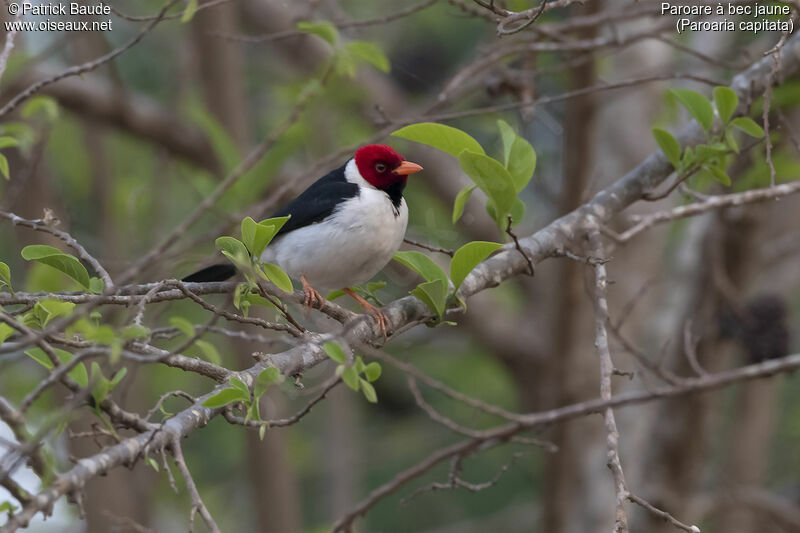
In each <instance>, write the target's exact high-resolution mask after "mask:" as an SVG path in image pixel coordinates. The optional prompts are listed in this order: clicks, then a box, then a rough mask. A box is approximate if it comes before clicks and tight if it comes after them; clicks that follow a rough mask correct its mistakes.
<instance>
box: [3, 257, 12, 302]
mask: <svg viewBox="0 0 800 533" xmlns="http://www.w3.org/2000/svg"><path fill="white" fill-rule="evenodd" d="M3 285H6V286H8V288H9V290H11V293H12V294H13V293H14V289H13V288H11V269H10V268H9V267H8V265H7V264H5V263H3V262H2V261H0V287H2V286H3Z"/></svg>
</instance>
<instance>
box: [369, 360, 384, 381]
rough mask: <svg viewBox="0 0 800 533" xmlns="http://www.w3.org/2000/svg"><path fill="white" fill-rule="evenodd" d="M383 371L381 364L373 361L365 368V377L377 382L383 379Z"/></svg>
mask: <svg viewBox="0 0 800 533" xmlns="http://www.w3.org/2000/svg"><path fill="white" fill-rule="evenodd" d="M381 372H383V370H382V369H381V365H380V363H378V362H377V361H373V362H371V363H370V364H368V365H367V366H366V368H364V376H366V378H367V380H368V381H376V380H377V379H378V378H379V377H381Z"/></svg>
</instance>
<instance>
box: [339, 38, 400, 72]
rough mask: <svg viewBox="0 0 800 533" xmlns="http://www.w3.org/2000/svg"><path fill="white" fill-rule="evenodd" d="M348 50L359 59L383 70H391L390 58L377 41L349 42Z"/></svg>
mask: <svg viewBox="0 0 800 533" xmlns="http://www.w3.org/2000/svg"><path fill="white" fill-rule="evenodd" d="M347 51H348V52H350V53H351V54H352V55H353V56H355V57H357V58H358V59H360V60H362V61H365V62H367V63H369V64H370V65H372V66H373V67H375V68H377V69H378V70H380V71H381V72H389V68H390V65H389V58H388V57H386V54H384V53H383V50H381V48H380V47H379V46H378V45H376V44H375V43H370V42H367V41H353V42H351V43H348V44H347Z"/></svg>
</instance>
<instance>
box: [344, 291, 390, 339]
mask: <svg viewBox="0 0 800 533" xmlns="http://www.w3.org/2000/svg"><path fill="white" fill-rule="evenodd" d="M342 290H343V291H344V292H345V294H348V295H350V297H351V298H352V299H353V300H355V301H356V302H358V305H360V306H361V307H363V308H364V311H366V312H367V313H369V314H370V315H372V318H374V319H375V322H377V323H378V328H380V330H381V333H382V334H383V342H386V331H387V329H388V326H389V317H388V316H386V314H385V313H384V312H383V311H381V310H380V309H378V308H377V307H375V306H374V305H372V304H371V303H369V302H368V301H366V300H365V299H364V298H362V297H361V296H359V295H358V294H356V293H355V292H353V291H352V290H350V289H349V288H344V289H342Z"/></svg>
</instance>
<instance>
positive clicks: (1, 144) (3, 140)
mask: <svg viewBox="0 0 800 533" xmlns="http://www.w3.org/2000/svg"><path fill="white" fill-rule="evenodd" d="M12 146H19V141H18V140H16V139H15V138H14V137H8V136H3V137H0V150H2V149H3V148H10V147H12Z"/></svg>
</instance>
